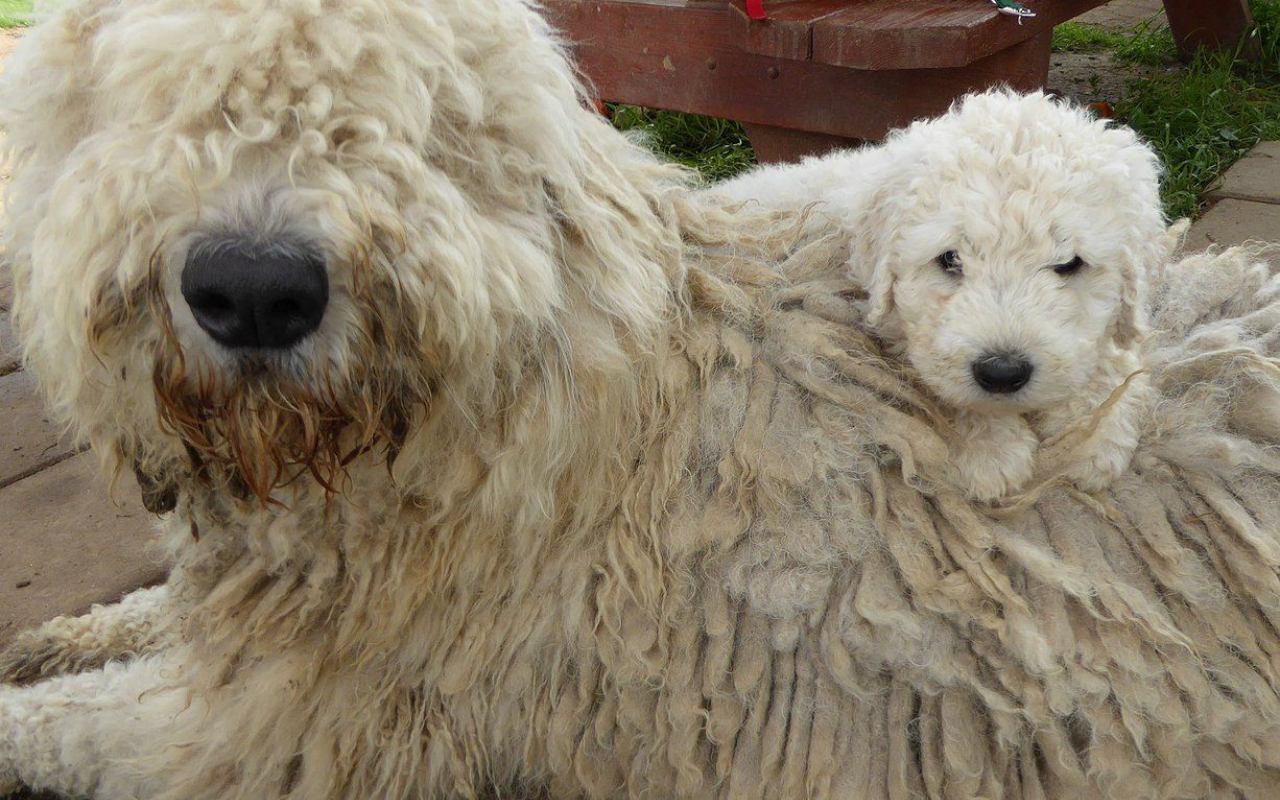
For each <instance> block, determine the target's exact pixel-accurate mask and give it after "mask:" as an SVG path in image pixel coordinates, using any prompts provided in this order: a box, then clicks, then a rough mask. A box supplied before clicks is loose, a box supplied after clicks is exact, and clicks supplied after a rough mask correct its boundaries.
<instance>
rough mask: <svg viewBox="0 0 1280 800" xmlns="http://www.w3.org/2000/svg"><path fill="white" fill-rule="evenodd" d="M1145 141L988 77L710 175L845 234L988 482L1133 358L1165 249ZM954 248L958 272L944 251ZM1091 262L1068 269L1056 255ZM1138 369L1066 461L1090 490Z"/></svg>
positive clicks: (1005, 475) (1008, 477)
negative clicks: (1009, 365)
mask: <svg viewBox="0 0 1280 800" xmlns="http://www.w3.org/2000/svg"><path fill="white" fill-rule="evenodd" d="M1158 176H1159V171H1158V166H1157V160H1156V157H1155V154H1154V153H1153V152H1152V151H1151V150H1150V149H1149V148H1147V147H1146V146H1144V145H1143V144H1142V143H1141V142H1139V141H1138V139H1137V137H1136V136H1134V134H1133V133H1132V132H1131V131H1129V130H1127V129H1123V128H1115V127H1112V126H1110V125H1108V123H1107V122H1105V121H1099V120H1095V119H1092V118H1090V116H1089V114H1088V113H1087V112H1086V111H1084V110H1082V109H1078V108H1074V107H1071V106H1069V105H1065V104H1062V103H1059V102H1056V101H1054V100H1053V99H1051V98H1049V97H1047V96H1045V95H1044V94H1039V93H1036V94H1030V95H1024V96H1020V95H1016V94H1013V93H1010V92H1007V91H992V92H988V93H986V94H982V95H976V96H971V97H968V98H966V99H965V100H963V101H962V102H959V103H957V104H956V105H955V106H954V107H953V108H952V109H951V111H950V112H949V113H947V114H946V115H944V116H942V117H940V118H938V119H935V120H928V121H923V122H918V123H916V124H914V125H912V126H910V127H909V128H907V129H905V130H902V131H898V132H896V133H895V134H893V135H892V136H891V137H890V138H889V140H888V142H887V143H885V144H883V145H880V146H873V147H865V148H862V149H859V150H851V151H843V152H836V153H832V154H829V155H826V156H822V157H814V158H809V159H806V160H805V161H803V162H802V163H800V164H794V165H785V166H772V167H764V168H760V169H757V170H755V171H753V172H751V173H748V174H746V175H743V176H740V177H738V178H736V179H733V180H730V181H727V182H725V183H723V184H720V185H718V186H715V187H713V188H712V189H711V190H710V193H711V194H713V195H714V196H717V197H720V198H724V199H727V200H730V201H732V200H738V201H745V200H751V201H754V202H757V203H760V204H761V205H763V206H765V207H768V208H774V209H794V210H798V209H800V208H803V207H804V206H806V205H809V204H815V205H817V206H818V211H819V213H820V214H822V215H830V216H831V217H834V218H835V222H836V224H839V225H841V226H843V227H845V228H847V229H848V231H849V232H850V235H851V236H853V238H854V241H855V243H856V244H855V248H854V252H853V257H852V259H851V261H850V266H851V270H852V272H853V274H855V275H857V276H858V277H859V279H860V280H861V282H862V283H863V285H865V286H867V287H868V289H869V291H870V292H871V293H872V302H871V309H870V314H869V319H870V321H871V323H872V324H873V325H874V326H875V327H876V328H877V330H878V331H879V333H880V335H881V336H883V337H885V338H886V340H888V341H889V342H890V343H891V344H892V345H895V346H897V347H900V348H901V349H902V350H903V351H904V352H905V355H906V357H907V358H908V359H909V360H910V361H911V363H912V365H914V366H915V368H916V369H917V370H919V372H920V376H921V377H922V378H923V379H924V381H925V382H926V383H927V384H928V385H929V388H930V389H931V391H932V392H933V394H934V395H936V396H937V397H938V398H939V399H940V400H941V401H942V402H943V403H945V404H946V406H947V407H948V408H950V409H953V411H952V414H953V415H954V416H955V426H956V435H955V438H954V441H953V459H954V461H955V465H956V469H957V471H958V473H959V475H960V478H961V479H962V480H964V481H965V482H967V485H968V488H969V492H970V494H972V495H973V496H975V497H977V498H980V499H996V498H999V497H1002V496H1005V495H1008V494H1011V493H1013V492H1016V491H1018V490H1020V489H1022V488H1024V487H1025V486H1026V485H1027V483H1028V482H1029V481H1030V480H1031V478H1032V468H1033V463H1034V454H1035V450H1036V449H1037V448H1038V447H1039V446H1040V443H1041V442H1043V441H1045V440H1049V439H1052V438H1053V437H1056V436H1060V435H1061V434H1062V433H1063V431H1064V430H1065V428H1066V427H1067V425H1068V423H1069V422H1070V421H1075V420H1079V419H1081V418H1082V417H1083V416H1085V415H1086V414H1087V413H1088V412H1090V411H1092V410H1094V409H1096V408H1098V407H1100V406H1101V405H1102V404H1103V403H1104V402H1106V401H1107V399H1108V398H1109V397H1110V395H1111V393H1112V391H1113V390H1115V389H1116V388H1117V387H1118V386H1119V385H1120V384H1121V383H1123V382H1124V381H1125V379H1126V378H1128V377H1129V376H1131V375H1133V374H1134V373H1135V372H1136V371H1137V368H1138V357H1137V348H1138V346H1139V344H1140V340H1141V336H1142V333H1143V330H1144V329H1143V317H1142V310H1141V308H1140V307H1139V301H1138V298H1139V297H1140V295H1141V293H1142V285H1143V283H1144V282H1145V280H1146V272H1148V271H1149V270H1150V269H1151V268H1152V267H1154V266H1155V265H1156V264H1159V263H1162V262H1163V260H1164V259H1165V258H1166V257H1167V256H1168V255H1169V254H1168V252H1167V250H1166V246H1165V245H1166V237H1165V236H1164V225H1163V219H1162V216H1161V211H1160V196H1159V187H1158ZM947 251H951V252H953V253H955V254H956V255H957V256H958V260H959V263H960V265H961V267H962V272H961V273H960V274H949V273H947V272H944V271H943V269H942V268H941V266H940V265H939V263H938V261H937V257H938V256H939V255H940V254H942V253H945V252H947ZM1076 257H1079V258H1081V259H1083V261H1084V266H1083V267H1081V268H1080V270H1079V271H1078V272H1076V273H1074V274H1070V275H1066V276H1060V275H1058V274H1056V273H1055V272H1054V270H1053V266H1054V265H1061V264H1065V263H1068V262H1071V261H1072V259H1074V258H1076ZM989 352H1014V353H1019V354H1022V355H1025V356H1026V357H1027V358H1028V360H1029V361H1030V362H1031V364H1032V365H1033V366H1034V370H1035V371H1034V373H1033V374H1032V376H1031V379H1030V382H1029V383H1028V384H1027V385H1026V386H1025V387H1023V388H1022V389H1021V390H1019V391H1018V392H1016V393H1014V394H991V393H988V392H986V391H984V390H983V389H982V388H981V387H980V386H979V385H978V384H977V383H976V381H975V379H974V375H973V373H972V371H971V365H972V364H973V362H974V361H975V360H976V359H978V358H980V357H981V356H982V355H983V354H984V353H989ZM1146 382H1147V381H1146V378H1145V377H1137V378H1135V381H1134V383H1133V385H1132V386H1131V387H1129V389H1128V392H1127V394H1126V395H1125V396H1124V397H1123V398H1122V399H1121V400H1119V403H1120V404H1121V408H1120V409H1119V410H1118V411H1117V412H1116V413H1112V414H1110V415H1108V416H1107V417H1106V419H1105V421H1103V422H1102V423H1101V424H1100V425H1099V427H1098V429H1097V430H1096V431H1094V432H1093V433H1092V435H1091V447H1090V448H1088V450H1087V451H1085V450H1082V451H1081V456H1082V457H1081V459H1080V461H1079V462H1078V463H1076V464H1073V465H1069V466H1068V467H1066V470H1067V474H1068V475H1069V476H1070V477H1071V478H1072V479H1073V480H1074V481H1075V482H1076V483H1077V484H1078V485H1080V486H1081V487H1082V488H1085V489H1088V490H1097V489H1101V488H1103V487H1105V486H1106V485H1107V484H1108V483H1109V482H1110V481H1111V480H1112V479H1113V478H1114V477H1116V476H1117V475H1119V474H1121V473H1122V472H1123V471H1124V469H1125V468H1126V467H1127V466H1128V464H1129V458H1130V456H1131V455H1132V453H1133V448H1134V447H1135V446H1136V444H1137V432H1138V428H1139V425H1140V422H1139V420H1137V419H1136V418H1135V415H1136V414H1138V413H1139V412H1140V409H1141V408H1142V406H1143V403H1142V400H1141V396H1142V394H1143V392H1144V391H1145V387H1146Z"/></svg>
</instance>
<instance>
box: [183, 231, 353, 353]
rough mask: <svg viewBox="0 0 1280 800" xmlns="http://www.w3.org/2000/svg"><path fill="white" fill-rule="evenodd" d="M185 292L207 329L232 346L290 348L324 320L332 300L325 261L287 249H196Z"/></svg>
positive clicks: (198, 320)
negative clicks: (270, 250)
mask: <svg viewBox="0 0 1280 800" xmlns="http://www.w3.org/2000/svg"><path fill="white" fill-rule="evenodd" d="M182 295H183V297H184V298H186V301H187V305H188V306H189V307H190V308H191V313H192V315H193V316H194V317H195V319H196V323H197V324H199V325H200V327H201V329H203V330H204V332H205V333H207V334H209V336H210V337H211V338H212V339H213V340H214V341H216V342H218V343H219V344H222V345H223V346H225V347H232V348H250V347H253V348H286V347H292V346H293V345H294V344H297V343H298V342H299V341H300V340H302V338H303V337H305V336H306V335H307V334H309V333H311V332H312V331H314V330H315V329H316V328H318V327H319V326H320V321H321V319H322V318H323V317H324V311H325V306H326V305H327V304H328V301H329V283H328V277H327V276H326V275H325V269H324V263H323V262H322V261H321V260H320V259H318V258H315V257H312V256H309V255H305V254H295V253H294V252H293V251H292V250H290V251H288V252H267V253H254V252H252V251H249V250H237V249H235V248H231V249H227V248H214V249H210V250H208V251H202V250H196V251H195V253H194V254H193V255H192V257H191V258H189V259H188V261H187V265H186V267H185V268H184V269H183V271H182Z"/></svg>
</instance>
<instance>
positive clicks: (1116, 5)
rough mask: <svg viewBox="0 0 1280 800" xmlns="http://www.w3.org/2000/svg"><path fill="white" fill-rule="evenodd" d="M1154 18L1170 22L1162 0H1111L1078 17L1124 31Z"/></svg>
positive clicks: (1080, 20)
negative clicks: (1166, 16)
mask: <svg viewBox="0 0 1280 800" xmlns="http://www.w3.org/2000/svg"><path fill="white" fill-rule="evenodd" d="M1153 18H1154V21H1155V23H1156V24H1159V25H1167V24H1168V22H1167V20H1166V18H1165V16H1164V3H1163V2H1162V0H1111V2H1110V3H1107V4H1106V5H1104V6H1098V7H1097V8H1095V9H1093V10H1092V11H1090V12H1088V13H1087V14H1082V15H1081V16H1079V17H1077V18H1076V19H1077V21H1079V22H1084V23H1087V24H1089V25H1097V26H1098V27H1100V28H1106V29H1108V30H1113V31H1123V30H1129V29H1131V28H1133V27H1135V26H1137V25H1141V24H1142V23H1144V22H1146V21H1147V20H1150V19H1153Z"/></svg>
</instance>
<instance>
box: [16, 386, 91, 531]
mask: <svg viewBox="0 0 1280 800" xmlns="http://www.w3.org/2000/svg"><path fill="white" fill-rule="evenodd" d="M0 408H2V409H4V413H3V414H2V415H0V487H4V486H6V485H8V484H10V483H13V482H14V481H16V480H20V479H21V478H24V477H26V476H27V475H30V474H32V473H33V472H36V471H37V470H40V469H43V468H44V467H47V466H49V465H50V464H55V463H57V462H58V461H61V460H63V459H65V458H66V457H67V456H69V455H71V453H72V452H73V449H72V446H71V443H70V442H69V441H68V439H67V437H65V436H63V435H62V430H61V427H60V426H58V425H55V424H54V423H53V422H52V421H51V420H50V418H49V414H48V413H47V411H46V409H45V404H44V399H43V398H42V397H41V396H40V394H39V390H38V389H37V387H36V382H35V378H33V377H32V376H31V374H30V373H28V372H25V371H19V372H14V373H11V374H9V375H5V376H4V377H3V378H0ZM0 519H4V517H0ZM2 547H3V544H0V548H2Z"/></svg>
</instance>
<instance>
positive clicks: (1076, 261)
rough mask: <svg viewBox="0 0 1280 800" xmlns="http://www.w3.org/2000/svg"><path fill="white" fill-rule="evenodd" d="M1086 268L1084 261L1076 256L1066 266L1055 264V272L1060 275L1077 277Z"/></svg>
mask: <svg viewBox="0 0 1280 800" xmlns="http://www.w3.org/2000/svg"><path fill="white" fill-rule="evenodd" d="M1083 266H1084V259H1083V258H1081V257H1080V256H1076V257H1075V258H1073V259H1071V260H1070V261H1068V262H1067V263H1065V264H1055V265H1054V267H1053V271H1054V272H1056V273H1058V274H1059V275H1064V276H1065V275H1075V274H1076V273H1077V272H1079V271H1080V268H1081V267H1083Z"/></svg>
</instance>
